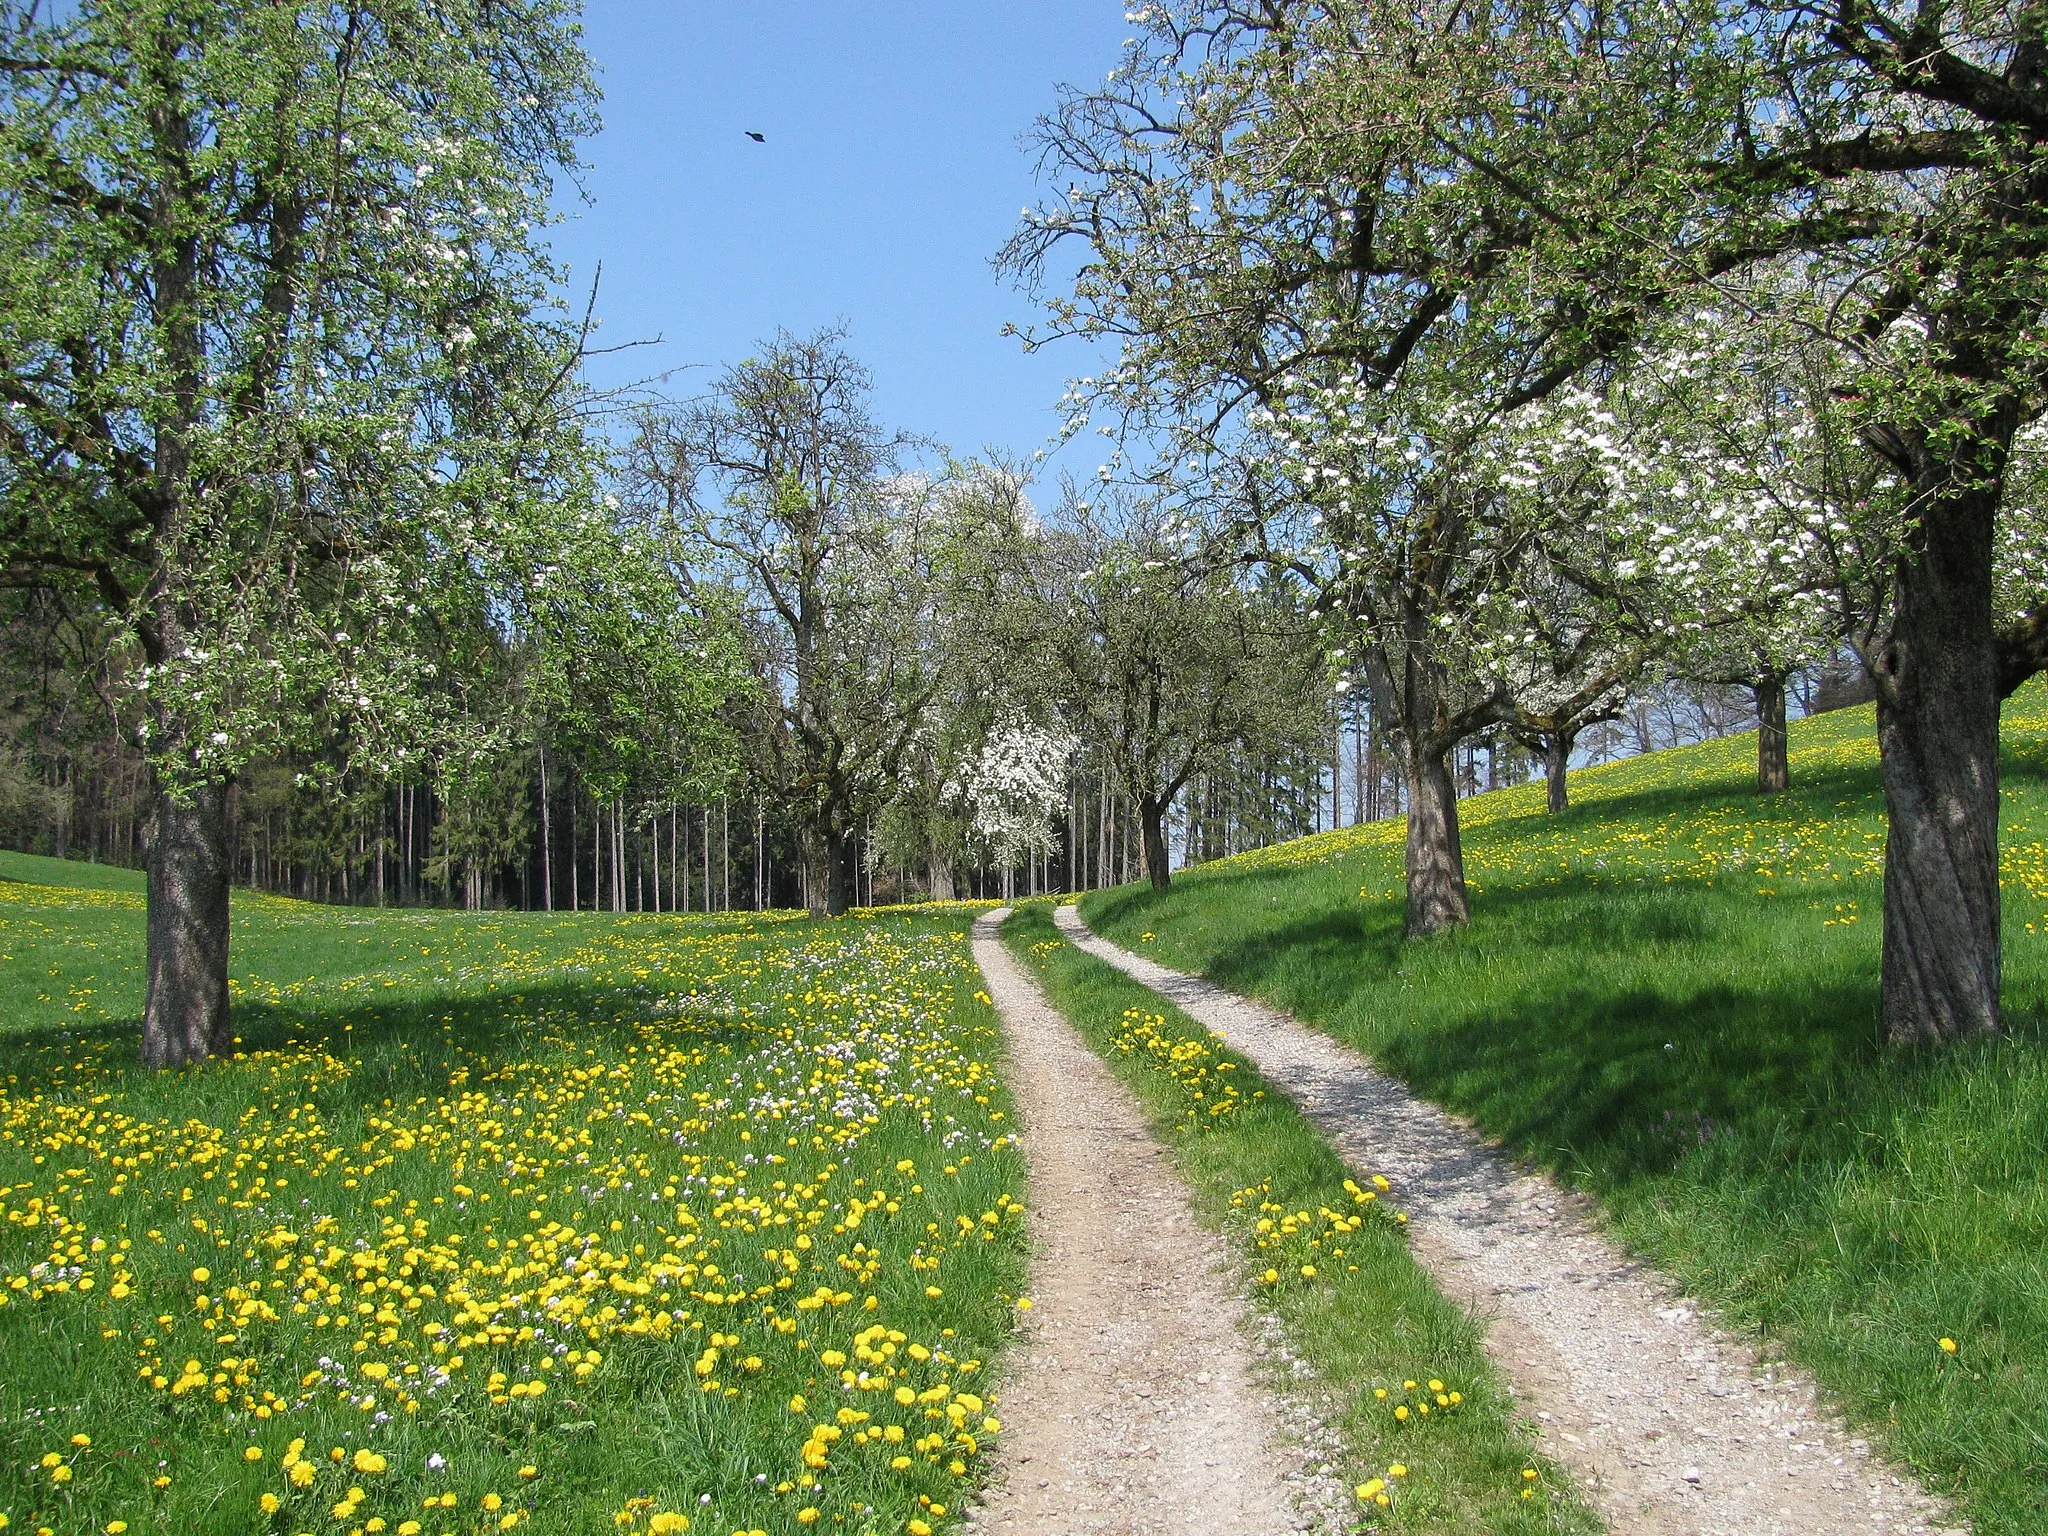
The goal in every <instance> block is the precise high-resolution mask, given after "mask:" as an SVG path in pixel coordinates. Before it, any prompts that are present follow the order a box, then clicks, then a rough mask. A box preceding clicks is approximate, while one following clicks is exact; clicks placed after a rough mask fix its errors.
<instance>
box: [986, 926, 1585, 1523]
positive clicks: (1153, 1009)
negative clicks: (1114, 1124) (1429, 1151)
mask: <svg viewBox="0 0 2048 1536" xmlns="http://www.w3.org/2000/svg"><path fill="white" fill-rule="evenodd" d="M1003 938H1004V942H1005V943H1006V944H1007V945H1008V946H1009V948H1010V950H1011V952H1012V953H1014V954H1015V955H1016V956H1017V958H1018V959H1019V961H1020V962H1022V963H1023V964H1025V965H1026V966H1028V967H1029V968H1030V969H1031V970H1032V972H1033V973H1034V974H1035V975H1036V976H1037V977H1038V979H1039V981H1040V983H1041V984H1042V985H1043V986H1044V987H1045V989H1046V992H1047V995H1048V996H1049V997H1050V998H1051V1000H1052V1002H1053V1005H1054V1006H1055V1007H1057V1008H1058V1009H1059V1010H1060V1011H1061V1012H1062V1013H1063V1014H1065V1015H1066V1017H1067V1018H1068V1019H1069V1020H1071V1021H1072V1022H1073V1024H1074V1025H1075V1027H1076V1028H1078V1029H1079V1030H1080V1031H1081V1033H1082V1035H1083V1037H1084V1038H1085V1039H1086V1040H1087V1041H1088V1043H1089V1045H1090V1046H1091V1047H1092V1048H1093V1049H1094V1050H1095V1051H1096V1053H1097V1054H1098V1055H1100V1056H1101V1057H1102V1058H1103V1059H1104V1061H1106V1062H1107V1063H1108V1064H1109V1066H1110V1068H1111V1069H1112V1070H1113V1071H1114V1072H1115V1073H1116V1074H1117V1075H1118V1077H1120V1078H1121V1079H1122V1080H1123V1081H1124V1082H1125V1083H1126V1084H1128V1085H1129V1086H1130V1087H1131V1089H1132V1090H1133V1091H1134V1092H1135V1093H1136V1095H1137V1097H1138V1100H1139V1102H1140V1104H1141V1105H1142V1107H1143V1109H1144V1112H1145V1115H1146V1117H1147V1119H1148V1120H1149V1121H1150V1123H1151V1125H1152V1128H1153V1130H1154V1132H1155V1133H1156V1134H1157V1135H1159V1136H1160V1137H1161V1139H1162V1140H1164V1141H1165V1142H1166V1143H1167V1144H1168V1145H1169V1146H1170V1147H1171V1148H1172V1151H1173V1155H1174V1158H1175V1160H1176V1163H1177V1164H1178V1166H1179V1168H1180V1170H1181V1173H1182V1175H1183V1176H1184V1177H1185V1178H1186V1180H1187V1182H1188V1185H1189V1188H1190V1189H1191V1191H1192V1193H1193V1196H1194V1203H1195V1210H1196V1213H1197V1215H1198V1216H1199V1217H1200V1218H1201V1219H1202V1220H1203V1221H1204V1222H1205V1223H1207V1224H1208V1225H1210V1226H1212V1227H1216V1228H1219V1229H1220V1230H1222V1231H1223V1232H1224V1233H1225V1234H1226V1236H1227V1238H1228V1240H1229V1242H1230V1244H1231V1247H1232V1249H1233V1251H1234V1252H1235V1254H1236V1255H1237V1257H1238V1258H1239V1260H1240V1262H1241V1263H1242V1265H1243V1271H1244V1274H1245V1277H1246V1281H1247V1284H1248V1287H1249V1289H1250V1290H1251V1292H1252V1294H1253V1295H1254V1297H1255V1299H1256V1301H1257V1303H1258V1305H1260V1306H1262V1307H1265V1308H1268V1309H1270V1311H1271V1312H1272V1314H1273V1316H1274V1317H1275V1318H1276V1319H1277V1320H1278V1323H1279V1327H1280V1330H1281V1336H1282V1337H1283V1338H1284V1339H1285V1341H1286V1345H1287V1347H1288V1349H1289V1351H1290V1352H1291V1353H1292V1354H1293V1355H1294V1357H1295V1358H1296V1359H1298V1360H1300V1361H1302V1362H1304V1363H1305V1364H1306V1365H1307V1366H1308V1367H1309V1368H1310V1370H1311V1372H1312V1376H1311V1377H1310V1378H1309V1381H1310V1383H1311V1392H1312V1400H1313V1401H1315V1402H1316V1404H1317V1405H1318V1407H1319V1408H1321V1409H1322V1411H1323V1413H1324V1415H1325V1422H1326V1423H1327V1424H1328V1425H1329V1427H1330V1428H1331V1429H1332V1431H1333V1432H1334V1434H1335V1437H1336V1439H1337V1441H1338V1442H1339V1444H1340V1445H1341V1447H1342V1451H1343V1457H1344V1463H1345V1467H1344V1470H1345V1473H1346V1480H1347V1482H1349V1483H1350V1484H1352V1485H1354V1487H1355V1486H1357V1485H1364V1487H1365V1488H1366V1489H1367V1490H1369V1491H1368V1492H1367V1493H1366V1494H1365V1496H1364V1497H1363V1498H1361V1499H1360V1500H1359V1501H1358V1522H1359V1525H1360V1527H1361V1528H1362V1529H1368V1530H1382V1529H1384V1530H1396V1531H1431V1532H1444V1533H1451V1536H1464V1533H1472V1536H1478V1533H1482V1532H1484V1533H1488V1536H1539V1533H1541V1536H1565V1533H1571V1536H1579V1533H1589V1532H1593V1531H1597V1530H1598V1529H1599V1528H1600V1526H1599V1522H1598V1521H1597V1519H1595V1518H1594V1517H1593V1516H1592V1515H1591V1514H1590V1513H1589V1512H1588V1511H1587V1510H1586V1509H1585V1507H1584V1506H1583V1505H1581V1504H1580V1503H1579V1502H1578V1500H1577V1497H1576V1495H1575V1493H1574V1492H1573V1491H1572V1488H1571V1485H1570V1483H1569V1481H1568V1479H1566V1478H1565V1477H1564V1476H1563V1475H1562V1474H1560V1473H1559V1472H1558V1471H1557V1470H1556V1469H1555V1468H1554V1467H1552V1466H1551V1465H1550V1464H1548V1463H1547V1462H1544V1461H1542V1460H1540V1459H1537V1458H1536V1457H1535V1456H1534V1453H1533V1450H1532V1446H1531V1441H1530V1438H1529V1436H1528V1435H1527V1434H1526V1433H1525V1431H1524V1430H1523V1428H1522V1427H1521V1426H1520V1425H1518V1424H1517V1423H1516V1422H1515V1419H1514V1416H1513V1404H1512V1400H1511V1399H1510V1397H1509V1396H1508V1394H1507V1393H1506V1392H1505V1391H1504V1390H1503V1388H1502V1387H1501V1384H1500V1381H1499V1378H1498V1376H1497V1375H1496V1374H1495V1372H1494V1370H1493V1367H1492V1364H1491V1362H1490V1361H1489V1360H1488V1359H1487V1357H1486V1353H1485V1350H1484V1348H1483V1345H1482V1343H1481V1335H1480V1332H1479V1329H1478V1328H1477V1327H1476V1326H1475V1324H1474V1323H1473V1321H1472V1319H1470V1318H1469V1317H1468V1316H1467V1315H1466V1314H1465V1313H1464V1312H1463V1311H1462V1310H1461V1309H1460V1308H1458V1307H1457V1306H1455V1305H1453V1304H1452V1303H1451V1302H1449V1301H1447V1300H1446V1299H1445V1298H1444V1297H1443V1296H1442V1295H1441V1294H1440V1293H1439V1292H1438V1291H1437V1290H1436V1288H1435V1286H1434V1284H1433V1283H1432V1282H1431V1281H1430V1279H1429V1277H1428V1275H1427V1273H1426V1272H1425V1271H1424V1270H1423V1269H1422V1268H1421V1267H1420V1266H1419V1265H1418V1264H1417V1263H1416V1262H1415V1260H1414V1259H1413V1258H1412V1257H1411V1256H1410V1255H1409V1252H1408V1247H1407V1242H1406V1239H1405V1237H1404V1235H1403V1233H1402V1231H1401V1227H1400V1224H1399V1222H1398V1220H1396V1219H1395V1217H1394V1214H1393V1211H1392V1210H1391V1209H1390V1207H1395V1208H1397V1207H1398V1204H1399V1201H1400V1199H1401V1191H1400V1190H1398V1189H1394V1190H1391V1191H1388V1192H1385V1193H1383V1192H1381V1191H1380V1190H1379V1189H1376V1188H1375V1187H1374V1185H1373V1183H1372V1182H1370V1181H1368V1180H1365V1179H1363V1178H1362V1177H1361V1178H1360V1179H1359V1180H1357V1181H1354V1180H1353V1178H1352V1176H1351V1175H1350V1174H1349V1173H1348V1172H1347V1170H1346V1169H1345V1166H1344V1163H1343V1161H1342V1159H1341V1158H1339V1156H1338V1155H1337V1152H1336V1150H1335V1149H1334V1148H1333V1147H1332V1146H1331V1145H1330V1143H1329V1142H1328V1140H1326V1139H1325V1138H1324V1137H1323V1135H1322V1134H1321V1133H1320V1132H1319V1131H1317V1130H1316V1129H1315V1127H1314V1126H1312V1125H1311V1124H1310V1123H1309V1122H1308V1121H1307V1120H1306V1119H1305V1118H1304V1117H1303V1116H1302V1115H1301V1113H1300V1112H1299V1111H1298V1110H1296V1109H1295V1107H1294V1105H1293V1103H1292V1102H1291V1101H1290V1100H1289V1099H1288V1098H1287V1097H1286V1096H1285V1095H1284V1094H1281V1093H1278V1092H1274V1091H1270V1090H1269V1089H1268V1087H1267V1085H1266V1083H1265V1080H1264V1079H1263V1078H1261V1077H1260V1075H1259V1073H1258V1071H1257V1069H1256V1068H1255V1067H1253V1066H1252V1064H1251V1063H1250V1062H1249V1061H1247V1060H1246V1059H1245V1058H1244V1057H1242V1056H1239V1055H1238V1054H1237V1053H1235V1052H1233V1051H1230V1050H1228V1049H1226V1048H1225V1047H1224V1046H1222V1045H1221V1043H1220V1042H1219V1041H1218V1039H1217V1037H1216V1036H1214V1035H1212V1034H1211V1033H1210V1032H1209V1031H1208V1030H1207V1029H1205V1028H1203V1027H1202V1026H1201V1025H1199V1024H1197V1023H1195V1022H1194V1021H1193V1020H1192V1019H1189V1018H1188V1017H1187V1016H1186V1015H1185V1014H1183V1013H1181V1012H1180V1011H1179V1010H1178V1009H1176V1008H1174V1007H1173V1006H1172V1005H1171V1004H1168V1003H1166V1002H1165V1001H1163V1000H1162V999H1161V998H1159V997H1158V996H1157V995H1155V994H1154V993H1152V992H1149V991H1147V990H1146V989H1145V988H1143V987H1141V986H1139V985H1138V984H1137V983H1136V982H1133V981H1131V980H1130V979H1128V978H1127V977H1125V976H1123V975H1122V974H1120V973H1119V972H1117V971H1115V970H1113V969H1112V968H1111V967H1109V966H1107V965H1104V964H1103V963H1102V962H1101V961H1099V960H1097V959H1095V958H1094V957H1093V956H1091V955H1086V954H1083V953H1082V952H1081V951H1079V950H1077V949H1075V948H1074V947H1073V946H1071V945H1070V944H1068V943H1067V942H1066V940H1065V939H1063V938H1062V937H1061V936H1060V934H1059V931H1058V929H1057V928H1056V927H1055V926H1054V925H1053V921H1052V908H1051V906H1050V905H1049V904H1047V903H1043V902H1038V903H1032V904H1029V905H1023V906H1020V907H1019V908H1018V909H1017V911H1016V912H1015V913H1014V914H1013V915H1012V916H1011V918H1010V919H1009V921H1008V922H1007V923H1006V924H1005V925H1004V932H1003ZM1262 1364H1263V1365H1264V1366H1265V1367H1266V1368H1267V1370H1268V1371H1269V1372H1270V1373H1271V1374H1273V1375H1275V1377H1276V1379H1278V1380H1279V1381H1280V1383H1281V1385H1282V1386H1283V1387H1284V1388H1286V1389H1288V1390H1293V1391H1299V1390H1300V1389H1301V1388H1302V1386H1303V1382H1302V1381H1299V1380H1296V1379H1294V1378H1293V1376H1292V1375H1291V1374H1290V1373H1289V1372H1288V1371H1287V1370H1284V1369H1282V1368H1281V1365H1280V1363H1279V1362H1277V1361H1272V1360H1268V1361H1264V1362H1262ZM1439 1393H1440V1394H1441V1395H1439ZM1452 1393H1456V1394H1458V1397H1457V1399H1456V1400H1451V1394H1452ZM1397 1410H1399V1411H1400V1412H1399V1416H1398V1417H1397ZM1396 1466H1398V1467H1400V1468H1401V1469H1402V1472H1401V1474H1400V1475H1395V1474H1394V1473H1393V1472H1392V1471H1391V1469H1392V1468H1393V1467H1396ZM1525 1469H1526V1470H1533V1471H1534V1472H1536V1474H1537V1476H1536V1477H1534V1478H1529V1477H1527V1476H1526V1475H1525ZM1381 1498H1385V1499H1386V1500H1387V1501H1388V1502H1387V1503H1386V1504H1384V1505H1383V1504H1381V1503H1380V1502H1379V1501H1380V1499H1381Z"/></svg>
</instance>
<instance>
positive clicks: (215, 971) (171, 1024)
mask: <svg viewBox="0 0 2048 1536" xmlns="http://www.w3.org/2000/svg"><path fill="white" fill-rule="evenodd" d="M155 796H156V806H155V812H154V816H153V819H152V825H151V827H150V836H149V908H148V918H147V929H148V938H147V950H146V954H145V958H144V962H143V965H144V977H145V983H144V985H145V991H144V996H143V1005H142V1064H143V1065H144V1066H147V1067H174V1066H180V1065H183V1064H184V1063H186V1062H191V1061H199V1060H202V1059H204V1058H205V1057H207V1056H210V1055H212V1054H213V1053H214V1052H216V1051H218V1050H220V1049H221V1048H222V1047H223V1046H225V1045H226V1044H227V1043H228V1038H229V1037H228V885H229V880H230V878H231V871H230V869H229V867H228V819H227V785H226V784H224V783H222V782H220V781H218V780H215V781H210V782H207V783H204V784H201V785H199V786H197V787H196V788H193V789H191V790H189V791H187V792H186V793H185V794H184V795H182V796H179V795H174V794H172V793H171V792H170V791H169V789H168V788H166V787H165V786H163V785H158V786H156V789H155Z"/></svg>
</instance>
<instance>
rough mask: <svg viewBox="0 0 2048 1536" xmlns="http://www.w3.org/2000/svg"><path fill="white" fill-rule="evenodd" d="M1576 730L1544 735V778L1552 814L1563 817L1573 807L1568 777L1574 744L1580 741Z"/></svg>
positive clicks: (1552, 732) (1550, 732) (1549, 732)
mask: <svg viewBox="0 0 2048 1536" xmlns="http://www.w3.org/2000/svg"><path fill="white" fill-rule="evenodd" d="M1578 735H1579V733H1578V732H1577V731H1575V730H1558V731H1546V732H1544V733H1543V778H1544V782H1545V783H1546V784H1547V785H1548V786H1549V789H1550V814H1551V815H1553V816H1557V815H1561V814H1562V813H1563V812H1564V811H1566V810H1567V809H1569V808H1570V806H1571V788H1570V786H1569V784H1568V783H1567V782H1566V776H1567V775H1568V774H1569V773H1570V772H1571V766H1572V743H1573V742H1575V741H1576V740H1578Z"/></svg>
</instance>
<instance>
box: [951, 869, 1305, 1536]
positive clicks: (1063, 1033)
mask: <svg viewBox="0 0 2048 1536" xmlns="http://www.w3.org/2000/svg"><path fill="white" fill-rule="evenodd" d="M1008 915H1009V913H1008V909H1007V908H1004V909H999V910H997V911H994V912H990V913H988V914H986V915H985V916H983V917H981V918H980V919H978V920H977V921H976V923H975V925H974V958H975V961H976V963H977V964H979V965H980V967H981V970H982V974H983V976H984V977H985V978H986V979H987V985H988V992H989V995H990V997H991V998H993V999H994V1001H995V1006H996V1011H997V1012H998V1014H1000V1015H1001V1017H1002V1021H1003V1028H1004V1031H1005V1033H1006V1034H1007V1035H1008V1037H1009V1045H1010V1049H1009V1068H1008V1073H1007V1077H1008V1082H1009V1085H1010V1091H1011V1095H1012V1097H1013V1098H1014V1100H1015V1102H1016V1107H1017V1110H1018V1112H1019V1114H1020V1116H1021V1118H1022V1122H1023V1124H1022V1135H1021V1137H1020V1140H1021V1141H1022V1143H1023V1146H1024V1150H1025V1153H1026V1159H1027V1165H1028V1167H1029V1170H1030V1171H1029V1210H1030V1218H1031V1230H1032V1234H1033V1237H1034V1239H1035V1242H1036V1244H1037V1254H1036V1256H1035V1258H1034V1260H1033V1263H1032V1269H1031V1290H1030V1296H1031V1298H1032V1309H1031V1311H1030V1312H1029V1313H1028V1314H1027V1317H1026V1327H1025V1340H1024V1344H1023V1348H1022V1350H1021V1351H1020V1352H1019V1358H1018V1359H1017V1360H1016V1361H1015V1363H1014V1364H1013V1365H1012V1367H1011V1369H1010V1370H1009V1371H1008V1372H1007V1373H1006V1378H1005V1381H1004V1385H1003V1387H1002V1396H1001V1408H1002V1416H1003V1420H1004V1424H1005V1426H1006V1427H1005V1431H1004V1434H1003V1437H1002V1450H1001V1452H1000V1467H1001V1471H1000V1473H999V1477H998V1481H997V1482H996V1484H995V1485H994V1486H993V1487H992V1488H991V1490H990V1492H989V1493H988V1495H987V1496H986V1498H985V1500H984V1502H983V1504H982V1505H981V1507H980V1508H979V1509H978V1510H976V1511H975V1512H974V1515H973V1521H974V1528H975V1529H977V1530H982V1531H994V1532H1003V1533H1005V1536H1008V1533H1015V1536H1084V1533H1085V1536H1164V1533H1167V1532H1173V1533H1177V1536H1178V1533H1187V1532H1200V1533H1203V1536H1211V1533H1214V1536H1274V1533H1278V1532H1284V1531H1293V1530H1297V1529H1300V1528H1302V1527H1304V1526H1305V1524H1306V1521H1305V1520H1304V1519H1303V1518H1301V1517H1299V1516H1298V1515H1297V1514H1296V1512H1295V1510H1294V1508H1293V1505H1292V1503H1291V1501H1290V1499H1289V1497H1288V1493H1287V1489H1286V1484H1285V1481H1284V1479H1283V1476H1282V1469H1283V1463H1284V1452H1283V1450H1282V1446H1283V1443H1284V1436H1282V1434H1281V1433H1280V1429H1281V1422H1282V1415H1281V1409H1280V1406H1279V1404H1278V1402H1277V1400H1276V1399H1275V1398H1274V1397H1273V1396H1272V1395H1271V1394H1269V1393H1268V1392H1266V1391H1265V1390H1264V1389H1263V1388H1262V1387H1261V1386H1260V1385H1259V1383H1258V1382H1257V1381H1256V1380H1254V1378H1253V1375H1252V1371H1251V1367H1250V1361H1249V1359H1248V1358H1247V1351H1246V1348H1245V1344H1244V1340H1243V1339H1242V1337H1241V1336H1240V1335H1239V1332H1238V1324H1239V1321H1240V1319H1241V1317H1242V1314H1243V1303H1242V1299H1241V1298H1240V1297H1239V1296H1238V1295H1237V1294H1236V1292H1235V1289H1234V1286H1233V1283H1232V1281H1231V1279H1230V1275H1229V1271H1230V1264H1229V1259H1228V1256H1227V1253H1226V1251H1225V1249H1224V1247H1223V1245H1222V1243H1221V1241H1220V1240H1219V1239H1218V1238H1217V1237H1216V1236H1215V1235H1214V1234H1213V1233H1210V1232H1208V1231H1206V1230H1204V1229H1203V1228H1202V1227H1201V1225H1200V1224H1199V1223H1198V1222H1197V1221H1196V1219H1195V1216H1194V1213H1193V1211H1192V1209H1191V1208H1190V1205H1189V1202H1188V1197H1187V1192H1186V1189H1185V1187H1184V1186H1183V1185H1182V1183H1181V1180H1180V1178H1179V1176H1178V1175H1177V1174H1176V1173H1175V1171H1174V1169H1173V1166H1172V1163H1171V1161H1170V1160H1169V1158H1168V1156H1167V1153H1166V1149H1165V1148H1164V1147H1163V1146H1161V1145H1160V1144H1159V1143H1158V1142H1157V1141H1156V1140H1154V1139H1153V1137H1152V1135H1151V1133H1150V1131H1149V1129H1148V1128H1147V1126H1146V1124H1145V1120H1144V1117H1143V1115H1142V1113H1141V1112H1140V1110H1139V1108H1138V1105H1137V1103H1136V1101H1135V1100H1134V1099H1133V1098H1132V1097H1131V1095H1130V1094H1129V1093H1128V1092H1127V1091H1126V1090H1125V1089H1124V1087H1123V1086H1122V1085H1121V1084H1120V1083H1118V1082H1117V1081H1116V1079H1115V1078H1114V1077H1113V1076H1112V1075H1111V1074H1110V1071H1109V1069H1108V1067H1106V1066H1104V1065H1103V1063H1102V1062H1101V1061H1100V1060H1099V1059H1098V1058H1097V1057H1096V1056H1095V1054H1094V1053H1093V1052H1092V1051H1090V1050H1089V1049H1088V1047H1087V1046H1086V1045H1085V1044H1084V1043H1083V1042H1082V1040H1081V1038H1080V1036H1079V1035H1078V1034H1076V1033H1075V1031H1074V1029H1073V1026H1072V1025H1070V1024H1069V1023H1068V1022H1067V1021H1066V1019H1065V1018H1064V1017H1062V1016H1061V1015H1060V1014H1059V1013H1058V1012H1057V1011H1056V1010H1055V1009H1054V1008H1053V1007H1052V1005H1051V1004H1050V1003H1048V1002H1047V1001H1046V999H1045V996H1044V994H1043V993H1042V992H1041V991H1040V990H1039V988H1038V986H1037V984H1036V983H1035V982H1034V981H1033V980H1032V979H1031V978H1030V977H1029V976H1028V975H1027V974H1026V973H1025V972H1024V970H1023V968H1022V967H1020V966H1019V965H1018V964H1017V962H1016V961H1014V960H1013V959H1011V958H1010V955H1009V953H1008V951H1006V950H1005V949H1004V948H1003V946H1002V944H1001V943H1000V941H999V940H998V938H997V931H998V929H999V928H1000V927H1001V924H1002V921H1003V919H1004V918H1005V917H1007V916H1008Z"/></svg>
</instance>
